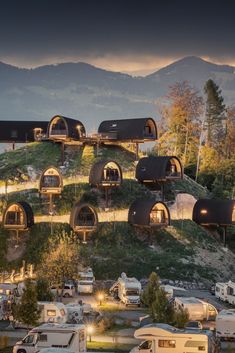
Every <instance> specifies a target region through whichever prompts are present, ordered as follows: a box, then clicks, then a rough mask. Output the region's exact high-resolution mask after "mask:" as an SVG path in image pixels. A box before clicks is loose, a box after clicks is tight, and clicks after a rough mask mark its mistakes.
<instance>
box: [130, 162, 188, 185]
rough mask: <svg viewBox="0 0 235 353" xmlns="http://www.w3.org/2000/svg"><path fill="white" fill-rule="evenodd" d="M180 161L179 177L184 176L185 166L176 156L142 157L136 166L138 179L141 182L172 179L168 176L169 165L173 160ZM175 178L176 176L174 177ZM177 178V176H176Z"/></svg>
mask: <svg viewBox="0 0 235 353" xmlns="http://www.w3.org/2000/svg"><path fill="white" fill-rule="evenodd" d="M172 159H173V160H175V161H176V162H178V163H179V169H180V173H179V175H178V179H181V178H183V168H182V164H181V162H180V160H179V159H178V158H177V157H175V156H150V157H144V158H141V159H140V160H139V162H138V164H137V166H136V174H135V175H136V179H137V180H138V181H139V182H144V181H145V180H148V181H153V182H154V181H160V180H166V179H171V178H170V177H169V178H168V177H167V166H168V163H169V162H170V161H171V160H172ZM172 178H174V177H172ZM174 179H175V178H174Z"/></svg>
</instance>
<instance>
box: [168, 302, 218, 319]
mask: <svg viewBox="0 0 235 353" xmlns="http://www.w3.org/2000/svg"><path fill="white" fill-rule="evenodd" d="M174 305H175V307H176V308H179V307H181V308H183V309H187V310H188V314H189V320H199V321H201V320H214V319H215V318H216V315H217V314H218V311H217V309H216V308H215V307H214V306H213V305H212V304H210V303H207V302H204V301H203V300H200V299H198V298H195V297H175V299H174Z"/></svg>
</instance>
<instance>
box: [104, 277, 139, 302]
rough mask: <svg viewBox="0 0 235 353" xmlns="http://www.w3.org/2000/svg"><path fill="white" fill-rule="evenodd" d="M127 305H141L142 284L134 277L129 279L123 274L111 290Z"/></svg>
mask: <svg viewBox="0 0 235 353" xmlns="http://www.w3.org/2000/svg"><path fill="white" fill-rule="evenodd" d="M110 292H111V293H115V294H116V295H117V297H118V298H119V299H120V301H121V302H122V303H123V304H125V305H140V294H141V283H140V282H139V281H138V280H137V279H136V278H134V277H131V278H129V277H127V275H126V274H125V273H124V272H123V273H122V274H121V277H119V278H118V280H117V282H115V283H114V285H113V286H112V287H111V288H110Z"/></svg>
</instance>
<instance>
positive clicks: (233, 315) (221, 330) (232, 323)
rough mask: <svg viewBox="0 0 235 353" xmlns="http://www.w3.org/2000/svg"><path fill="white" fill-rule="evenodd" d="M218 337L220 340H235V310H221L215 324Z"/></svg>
mask: <svg viewBox="0 0 235 353" xmlns="http://www.w3.org/2000/svg"><path fill="white" fill-rule="evenodd" d="M215 327H216V336H217V337H219V338H220V339H235V309H229V310H221V311H220V312H219V314H218V315H217V317H216V322H215Z"/></svg>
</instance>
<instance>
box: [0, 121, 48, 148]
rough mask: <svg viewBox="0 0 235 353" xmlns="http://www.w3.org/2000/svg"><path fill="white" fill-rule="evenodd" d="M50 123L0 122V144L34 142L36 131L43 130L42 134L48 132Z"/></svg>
mask: <svg viewBox="0 0 235 353" xmlns="http://www.w3.org/2000/svg"><path fill="white" fill-rule="evenodd" d="M47 125H48V121H18V120H1V121H0V142H18V143H25V142H33V141H34V129H35V128H41V129H42V133H46V131H47Z"/></svg>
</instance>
